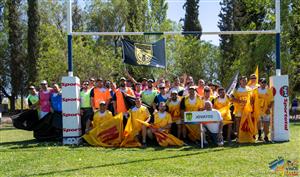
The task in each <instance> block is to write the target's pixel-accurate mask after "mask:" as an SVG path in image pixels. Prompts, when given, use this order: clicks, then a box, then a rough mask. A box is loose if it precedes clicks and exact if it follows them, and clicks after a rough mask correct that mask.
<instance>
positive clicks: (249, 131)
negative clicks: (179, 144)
mask: <svg viewBox="0 0 300 177" xmlns="http://www.w3.org/2000/svg"><path fill="white" fill-rule="evenodd" d="M257 80H258V78H257V76H256V75H255V74H252V75H251V76H250V81H249V82H248V81H247V77H245V76H241V77H240V78H239V84H238V86H237V88H236V89H235V90H234V92H233V94H232V95H227V94H226V90H225V89H224V88H223V87H222V86H221V85H219V84H216V83H205V81H204V80H203V79H199V80H198V83H197V84H195V82H194V79H193V77H192V76H182V77H175V78H173V80H167V79H164V78H160V79H158V80H157V81H154V80H153V79H147V78H143V79H141V80H140V82H138V81H136V80H135V79H134V78H133V77H132V76H131V75H130V74H129V73H128V72H127V73H126V78H125V77H121V78H120V79H119V80H118V81H117V83H114V82H111V81H109V80H104V79H102V78H97V79H94V78H90V79H88V80H84V81H83V82H82V84H81V91H80V115H81V129H82V134H86V133H88V132H89V131H91V130H92V129H93V128H95V127H97V126H99V125H101V124H102V123H103V122H105V120H106V118H107V117H112V116H114V115H117V114H119V113H122V115H123V122H124V127H125V130H126V126H127V120H128V117H129V116H130V117H131V119H132V120H135V119H138V120H142V121H145V122H147V123H149V124H151V125H152V127H155V129H153V128H147V127H146V126H145V125H143V124H140V123H135V124H137V125H134V126H133V125H131V126H133V128H136V129H138V131H137V133H136V135H135V136H137V137H139V140H140V142H141V144H142V145H143V146H147V140H148V139H153V136H155V135H154V134H153V133H155V131H162V132H169V133H171V134H173V135H174V136H176V137H177V138H178V139H181V140H182V141H184V142H185V143H187V144H188V143H192V142H193V143H195V144H199V142H200V128H199V125H191V124H184V112H192V111H216V112H217V113H218V115H219V121H218V122H213V123H206V124H204V135H205V136H204V144H208V143H212V144H215V145H217V146H222V145H223V144H224V141H225V143H232V142H233V141H236V142H237V143H252V142H255V141H264V142H268V141H269V129H270V117H271V113H272V106H273V94H272V90H271V89H270V88H269V87H268V84H267V80H266V79H265V78H260V79H259V82H258V81H257ZM29 89H30V94H29V96H28V103H29V106H30V108H31V109H38V110H39V115H40V118H43V117H44V116H45V115H46V114H47V113H49V112H56V113H61V112H62V95H61V89H60V87H59V85H58V84H56V83H54V84H52V87H51V88H50V87H49V86H48V83H47V81H45V80H44V81H42V82H41V85H40V90H39V91H37V90H36V89H35V87H34V86H31V87H30V88H29ZM128 100H131V101H132V103H133V104H130V103H129V101H128ZM223 137H224V138H223Z"/></svg>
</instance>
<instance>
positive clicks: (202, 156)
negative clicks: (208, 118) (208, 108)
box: [0, 123, 300, 177]
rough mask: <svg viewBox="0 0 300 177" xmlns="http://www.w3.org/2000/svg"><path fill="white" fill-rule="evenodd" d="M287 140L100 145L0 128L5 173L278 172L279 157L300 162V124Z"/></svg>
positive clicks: (1, 168)
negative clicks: (273, 169) (176, 145)
mask: <svg viewBox="0 0 300 177" xmlns="http://www.w3.org/2000/svg"><path fill="white" fill-rule="evenodd" d="M290 128H291V140H290V142H286V143H276V144H264V143H256V144H251V145H249V144H248V145H246V144H245V145H237V144H234V145H231V146H225V147H222V148H205V149H199V148H198V147H193V146H185V147H181V148H160V147H148V148H146V149H140V148H95V147H83V146H79V147H71V146H61V145H60V144H58V143H53V142H52V143H45V142H43V143H38V142H36V141H35V140H34V139H33V137H32V132H27V131H22V130H17V129H14V128H13V127H11V126H10V125H6V126H3V127H2V128H1V129H0V138H1V139H0V163H1V164H0V176H234V177H235V176H276V175H274V174H272V173H271V172H270V170H269V167H268V164H269V163H270V162H271V161H273V160H275V159H276V158H277V157H278V156H281V157H283V158H284V159H286V160H296V159H297V160H298V161H299V160H300V158H299V154H300V148H299V146H300V142H299V140H300V124H293V123H291V127H290Z"/></svg>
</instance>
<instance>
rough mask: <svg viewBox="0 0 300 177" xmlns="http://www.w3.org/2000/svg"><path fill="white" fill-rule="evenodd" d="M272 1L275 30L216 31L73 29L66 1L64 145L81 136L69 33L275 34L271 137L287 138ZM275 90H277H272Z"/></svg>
mask: <svg viewBox="0 0 300 177" xmlns="http://www.w3.org/2000/svg"><path fill="white" fill-rule="evenodd" d="M274 1H275V17H276V25H275V29H274V30H260V31H215V32H208V31H207V32H206V31H204V32H200V31H187V32H177V31H169V32H72V0H67V35H68V36H67V43H68V76H66V77H63V78H62V98H63V103H62V115H63V144H78V143H79V142H80V137H81V126H80V125H81V123H80V97H79V92H80V80H79V78H78V77H74V76H73V60H72V36H78V35H93V36H141V35H186V34H202V35H249V34H266V35H275V36H276V40H275V43H276V49H275V51H276V75H275V76H272V77H270V84H271V87H272V88H273V90H274V93H275V94H274V108H275V109H274V110H273V119H272V131H271V137H272V140H273V141H288V140H289V111H288V110H289V104H288V102H289V97H288V76H287V75H283V76H282V75H281V64H280V0H274ZM275 90H276V91H275Z"/></svg>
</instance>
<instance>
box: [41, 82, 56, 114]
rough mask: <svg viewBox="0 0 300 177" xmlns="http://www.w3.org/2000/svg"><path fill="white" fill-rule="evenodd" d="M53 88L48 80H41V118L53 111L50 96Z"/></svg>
mask: <svg viewBox="0 0 300 177" xmlns="http://www.w3.org/2000/svg"><path fill="white" fill-rule="evenodd" d="M52 92H53V89H51V88H49V87H48V83H47V81H46V80H43V81H42V82H41V90H40V91H39V105H40V116H39V117H40V119H42V118H43V117H44V116H45V115H47V114H48V113H49V112H50V111H51V103H50V96H51V93H52Z"/></svg>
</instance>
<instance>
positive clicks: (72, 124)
mask: <svg viewBox="0 0 300 177" xmlns="http://www.w3.org/2000/svg"><path fill="white" fill-rule="evenodd" d="M61 85H62V116H63V138H64V139H63V141H64V142H63V143H64V144H77V139H76V138H75V139H74V138H73V139H72V138H69V137H80V136H81V124H80V96H79V93H80V81H79V78H78V77H63V78H62V84H61ZM65 142H66V143H65Z"/></svg>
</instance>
